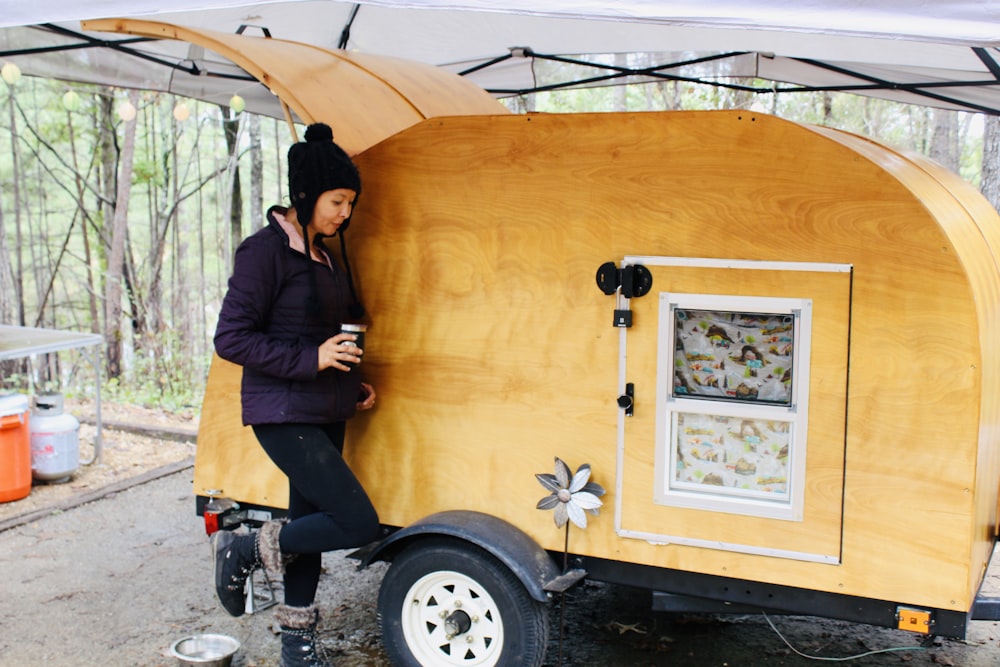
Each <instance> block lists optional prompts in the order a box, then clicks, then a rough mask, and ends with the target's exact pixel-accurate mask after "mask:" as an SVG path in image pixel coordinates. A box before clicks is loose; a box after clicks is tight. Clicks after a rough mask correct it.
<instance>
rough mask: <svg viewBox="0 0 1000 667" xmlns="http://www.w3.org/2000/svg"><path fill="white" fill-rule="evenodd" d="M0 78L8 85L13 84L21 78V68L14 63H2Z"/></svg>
mask: <svg viewBox="0 0 1000 667" xmlns="http://www.w3.org/2000/svg"><path fill="white" fill-rule="evenodd" d="M0 78H3V80H4V81H6V82H7V85H8V86H13V85H14V84H15V83H17V82H18V81H20V80H21V68H20V67H18V66H17V65H16V64H15V63H4V66H3V67H2V68H0Z"/></svg>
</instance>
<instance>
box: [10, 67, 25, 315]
mask: <svg viewBox="0 0 1000 667" xmlns="http://www.w3.org/2000/svg"><path fill="white" fill-rule="evenodd" d="M7 99H8V101H9V102H10V104H9V108H10V148H11V160H12V164H13V174H14V183H13V195H14V196H13V199H14V298H15V299H16V300H17V323H18V324H19V325H21V326H22V327H23V326H24V323H25V316H24V265H23V262H22V259H21V257H22V252H23V251H24V246H23V239H22V238H21V179H20V176H19V175H20V173H21V165H20V155H21V151H20V146H19V144H18V138H17V115H16V114H15V113H14V106H15V105H14V88H13V87H11V88H10V96H9V97H8V98H7Z"/></svg>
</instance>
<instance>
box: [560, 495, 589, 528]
mask: <svg viewBox="0 0 1000 667" xmlns="http://www.w3.org/2000/svg"><path fill="white" fill-rule="evenodd" d="M565 507H566V513H567V514H569V520H570V521H572V522H573V523H574V524H575V525H576V526H577V527H578V528H586V527H587V515H586V513H585V512H584V511H583V510H582V509H580V507H579V506H578V505H577V504H576V503H575V502H572V501H570V502H568V503H566V505H565Z"/></svg>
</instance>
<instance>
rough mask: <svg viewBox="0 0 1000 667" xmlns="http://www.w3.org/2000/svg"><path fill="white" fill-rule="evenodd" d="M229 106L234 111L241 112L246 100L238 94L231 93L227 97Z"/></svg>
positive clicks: (245, 106) (244, 107)
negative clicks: (229, 96) (230, 95)
mask: <svg viewBox="0 0 1000 667" xmlns="http://www.w3.org/2000/svg"><path fill="white" fill-rule="evenodd" d="M229 108H230V109H232V110H233V111H235V112H236V113H242V112H243V110H244V109H246V108H247V102H246V100H244V99H243V98H242V97H240V96H239V95H233V96H232V97H231V98H229Z"/></svg>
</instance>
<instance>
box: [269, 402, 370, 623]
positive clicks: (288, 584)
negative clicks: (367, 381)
mask: <svg viewBox="0 0 1000 667" xmlns="http://www.w3.org/2000/svg"><path fill="white" fill-rule="evenodd" d="M344 426H345V424H344V422H336V423H334V424H261V425H257V426H254V427H253V432H254V435H256V436H257V440H258V441H260V444H261V447H263V448H264V451H265V452H267V455H268V456H269V457H271V460H272V461H274V463H275V465H277V466H278V468H280V469H281V471H282V472H283V473H285V475H287V476H288V518H289V523H287V524H286V525H285V527H284V528H282V529H281V535H280V543H281V551H282V553H286V554H297V556H296V557H295V558H294V559H292V560H291V562H289V563H288V564H287V566H286V567H285V604H287V605H289V606H292V607H308V606H309V605H311V604H312V603H313V602H314V600H315V597H316V587H317V585H318V584H319V574H320V569H321V566H322V554H323V552H324V551H334V550H336V549H348V548H352V547H360V546H364V545H365V544H368V543H369V542H372V541H373V540H375V539H376V538H377V537H378V532H379V522H378V514H377V513H376V512H375V508H374V507H373V506H372V503H371V500H369V499H368V494H366V493H365V490H364V489H363V488H361V483H360V482H358V479H357V478H356V477H355V476H354V473H353V472H351V469H350V468H349V467H348V466H347V463H346V462H345V461H344V459H343V457H342V456H341V453H342V452H343V450H344Z"/></svg>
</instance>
